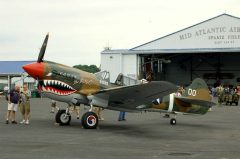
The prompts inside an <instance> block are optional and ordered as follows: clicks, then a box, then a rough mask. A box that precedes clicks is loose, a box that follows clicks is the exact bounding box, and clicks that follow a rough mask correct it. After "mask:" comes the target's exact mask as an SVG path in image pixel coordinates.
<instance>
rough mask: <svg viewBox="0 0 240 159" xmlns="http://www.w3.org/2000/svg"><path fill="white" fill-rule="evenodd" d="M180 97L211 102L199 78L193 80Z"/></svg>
mask: <svg viewBox="0 0 240 159" xmlns="http://www.w3.org/2000/svg"><path fill="white" fill-rule="evenodd" d="M182 96H183V97H188V98H190V99H200V100H205V101H211V99H212V98H211V95H210V93H209V89H208V86H207V84H206V82H205V81H204V80H203V79H201V78H196V79H194V80H193V82H192V83H191V85H190V86H188V87H187V88H186V89H185V92H184V93H183V94H182Z"/></svg>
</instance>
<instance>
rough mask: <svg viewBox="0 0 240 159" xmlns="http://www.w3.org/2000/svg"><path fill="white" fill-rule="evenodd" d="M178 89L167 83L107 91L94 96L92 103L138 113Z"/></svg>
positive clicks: (158, 82) (157, 82)
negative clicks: (140, 108) (155, 100)
mask: <svg viewBox="0 0 240 159" xmlns="http://www.w3.org/2000/svg"><path fill="white" fill-rule="evenodd" d="M176 90H177V87H176V86H175V85H174V84H172V83H169V82H166V81H153V82H149V83H146V84H139V85H132V86H126V87H115V88H111V89H105V90H102V91H100V92H98V93H97V94H94V95H93V96H92V97H91V98H92V103H93V105H95V106H100V107H103V108H107V109H113V110H120V111H134V110H135V111H136V110H138V109H137V108H136V107H138V106H141V105H151V103H152V101H153V100H154V99H157V98H160V97H163V96H165V95H168V94H170V93H172V92H176Z"/></svg>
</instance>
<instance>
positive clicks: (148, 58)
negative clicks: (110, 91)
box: [101, 14, 240, 85]
mask: <svg viewBox="0 0 240 159" xmlns="http://www.w3.org/2000/svg"><path fill="white" fill-rule="evenodd" d="M239 66H240V18H238V17H234V16H232V15H229V14H221V15H219V16H216V17H213V18H211V19H208V20H206V21H203V22H200V23H198V24H195V25H193V26H190V27H187V28H185V29H182V30H180V31H177V32H174V33H172V34H169V35H166V36H164V37H161V38H158V39H155V40H153V41H150V42H147V43H145V44H142V45H139V46H136V47H134V48H131V49H121V50H111V49H105V50H104V51H102V52H101V70H108V71H109V72H110V75H111V77H110V80H111V82H114V81H115V79H116V77H117V75H118V74H119V73H122V74H124V75H126V76H129V77H131V78H134V79H142V78H147V79H150V80H167V81H170V82H173V83H175V84H179V85H185V84H189V83H190V82H191V81H192V80H193V79H194V78H196V77H200V78H204V79H205V80H206V81H207V83H208V84H209V85H213V84H217V83H223V84H236V83H237V82H240V67H239Z"/></svg>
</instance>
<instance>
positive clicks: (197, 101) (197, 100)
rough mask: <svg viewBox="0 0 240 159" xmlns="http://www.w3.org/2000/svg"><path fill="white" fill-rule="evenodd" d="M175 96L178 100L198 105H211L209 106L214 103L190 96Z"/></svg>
mask: <svg viewBox="0 0 240 159" xmlns="http://www.w3.org/2000/svg"><path fill="white" fill-rule="evenodd" d="M175 98H176V99H177V100H180V101H182V102H185V103H190V104H194V105H200V106H203V107H211V106H213V105H215V103H214V102H211V101H206V100H201V99H191V98H187V97H175Z"/></svg>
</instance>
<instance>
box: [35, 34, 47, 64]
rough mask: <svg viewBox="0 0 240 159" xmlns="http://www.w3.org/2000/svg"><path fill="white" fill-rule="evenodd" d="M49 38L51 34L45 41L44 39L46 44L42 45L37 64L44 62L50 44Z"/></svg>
mask: <svg viewBox="0 0 240 159" xmlns="http://www.w3.org/2000/svg"><path fill="white" fill-rule="evenodd" d="M48 37H49V33H48V34H47V35H46V37H45V39H44V42H43V44H42V47H41V50H40V52H39V55H38V60H37V62H38V63H39V62H43V57H44V54H45V51H46V47H47V42H48Z"/></svg>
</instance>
